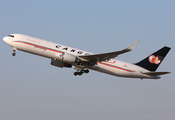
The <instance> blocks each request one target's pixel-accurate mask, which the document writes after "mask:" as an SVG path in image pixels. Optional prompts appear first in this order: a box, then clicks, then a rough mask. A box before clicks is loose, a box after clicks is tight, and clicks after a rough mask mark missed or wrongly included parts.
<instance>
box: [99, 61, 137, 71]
mask: <svg viewBox="0 0 175 120" xmlns="http://www.w3.org/2000/svg"><path fill="white" fill-rule="evenodd" d="M97 63H98V64H102V65H106V66H109V67H113V68H117V69H120V70H124V71H127V72H135V71H131V70H127V69H123V68H120V67H117V66H112V65H109V64H105V63H101V62H97Z"/></svg>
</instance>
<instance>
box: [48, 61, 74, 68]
mask: <svg viewBox="0 0 175 120" xmlns="http://www.w3.org/2000/svg"><path fill="white" fill-rule="evenodd" d="M50 64H51V65H53V66H56V67H61V68H63V67H68V68H71V67H72V65H71V64H67V63H64V62H61V61H58V60H53V59H52V60H51V63H50Z"/></svg>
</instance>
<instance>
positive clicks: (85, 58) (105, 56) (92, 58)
mask: <svg viewBox="0 0 175 120" xmlns="http://www.w3.org/2000/svg"><path fill="white" fill-rule="evenodd" d="M139 41H140V40H137V41H136V42H134V43H133V44H132V45H131V46H129V47H128V48H126V49H123V50H121V51H115V52H109V53H102V54H93V55H85V56H78V58H79V59H80V60H82V61H105V60H109V59H111V58H114V57H117V56H118V55H120V54H123V53H126V52H129V51H131V50H133V49H134V47H135V46H136V45H137V43H138V42H139Z"/></svg>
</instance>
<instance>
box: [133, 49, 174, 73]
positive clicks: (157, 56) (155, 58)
mask: <svg viewBox="0 0 175 120" xmlns="http://www.w3.org/2000/svg"><path fill="white" fill-rule="evenodd" d="M170 49H171V48H169V47H166V46H165V47H163V48H161V49H160V50H158V51H157V52H155V53H153V54H151V55H150V56H148V57H147V58H145V59H143V60H142V61H140V62H138V63H136V65H138V66H140V67H143V68H145V69H147V70H149V71H156V70H157V68H158V67H159V65H160V64H161V63H162V61H163V59H164V58H165V56H166V55H167V53H168V52H169V50H170Z"/></svg>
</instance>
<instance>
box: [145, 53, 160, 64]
mask: <svg viewBox="0 0 175 120" xmlns="http://www.w3.org/2000/svg"><path fill="white" fill-rule="evenodd" d="M148 60H149V62H150V63H152V64H156V65H158V64H160V62H161V60H160V59H159V57H158V56H154V55H150V56H149V58H148Z"/></svg>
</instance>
